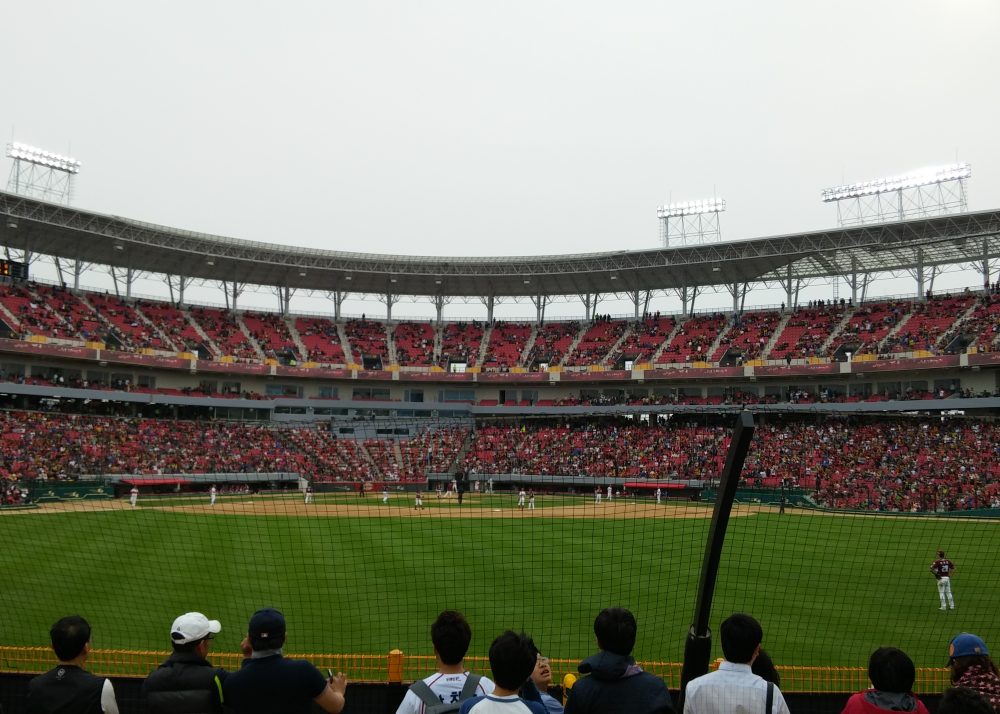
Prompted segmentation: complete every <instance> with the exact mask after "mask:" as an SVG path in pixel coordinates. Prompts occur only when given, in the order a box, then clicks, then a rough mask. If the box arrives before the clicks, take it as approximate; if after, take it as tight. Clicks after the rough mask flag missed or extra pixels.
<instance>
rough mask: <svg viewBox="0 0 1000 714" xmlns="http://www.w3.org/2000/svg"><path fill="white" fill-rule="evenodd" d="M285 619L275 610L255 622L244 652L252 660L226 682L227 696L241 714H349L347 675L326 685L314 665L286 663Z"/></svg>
mask: <svg viewBox="0 0 1000 714" xmlns="http://www.w3.org/2000/svg"><path fill="white" fill-rule="evenodd" d="M284 644H285V616H284V615H282V614H281V613H280V612H278V611H277V610H274V609H272V608H265V609H263V610H258V611H257V612H255V613H254V614H253V617H251V618H250V626H249V627H248V628H247V636H246V639H244V640H243V642H242V644H241V645H240V647H241V648H242V650H243V654H244V655H245V656H246V657H247V659H245V660H243V666H242V667H241V668H240V669H239V671H237V672H233V673H231V674H230V675H229V676H228V677H226V681H225V683H224V684H223V688H222V691H223V694H224V695H225V702H226V705H227V706H229V707H231V708H232V709H233V711H234V712H235V714H309V712H310V710H311V709H312V703H313V702H316V703H317V704H318V705H319V706H320V707H321V708H322V709H323V710H324V711H326V712H328V714H340V712H341V711H342V710H343V708H344V694H345V692H346V691H347V679H346V677H344V675H343V674H340V673H338V674H336V675H334V676H331V677H330V679H329V680H327V679H325V678H324V677H323V675H322V674H320V672H319V670H318V669H316V667H314V666H313V665H312V664H310V663H309V662H306V661H305V660H301V659H285V658H284V656H283V654H282V652H281V648H282V646H283V645H284Z"/></svg>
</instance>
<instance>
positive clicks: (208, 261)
mask: <svg viewBox="0 0 1000 714" xmlns="http://www.w3.org/2000/svg"><path fill="white" fill-rule="evenodd" d="M205 265H215V261H214V260H212V259H211V258H209V259H208V260H206V261H205Z"/></svg>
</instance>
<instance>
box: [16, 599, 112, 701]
mask: <svg viewBox="0 0 1000 714" xmlns="http://www.w3.org/2000/svg"><path fill="white" fill-rule="evenodd" d="M49 637H51V639H52V649H53V650H54V651H55V653H56V657H57V658H58V659H59V664H58V665H57V666H56V667H55V668H54V669H51V670H49V671H48V672H46V673H45V674H42V675H39V676H37V677H35V678H34V679H32V680H31V682H29V683H28V714H55V713H56V712H58V714H102V712H103V714H118V703H117V702H116V701H115V690H114V687H113V686H112V685H111V680H109V679H104V678H103V677H96V676H94V675H93V674H91V673H90V672H87V671H85V670H84V669H83V665H84V663H85V662H86V661H87V656H88V655H89V654H90V625H89V624H88V623H87V621H86V620H84V619H83V618H82V617H80V616H79V615H70V616H69V617H64V618H62V619H61V620H59V622H57V623H56V624H54V625H53V626H52V629H51V630H49Z"/></svg>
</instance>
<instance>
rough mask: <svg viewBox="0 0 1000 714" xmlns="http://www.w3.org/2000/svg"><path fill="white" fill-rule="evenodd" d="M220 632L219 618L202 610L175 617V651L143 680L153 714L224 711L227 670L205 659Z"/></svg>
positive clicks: (150, 711)
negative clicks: (223, 698) (223, 699)
mask: <svg viewBox="0 0 1000 714" xmlns="http://www.w3.org/2000/svg"><path fill="white" fill-rule="evenodd" d="M221 631H222V624H221V623H220V622H219V621H218V620H209V619H208V618H207V617H205V616H204V615H202V614H201V613H200V612H188V613H185V614H183V615H181V616H180V617H178V618H177V619H176V620H174V624H173V626H171V628H170V640H171V643H172V645H173V648H174V651H173V654H171V655H170V657H168V658H167V660H166V661H165V662H164V663H163V664H161V665H160V666H159V667H158V668H157V669H155V670H153V671H152V672H151V673H150V674H149V676H148V677H146V681H145V682H143V683H142V693H143V696H144V697H145V698H146V704H147V706H148V709H149V713H150V714H221V712H222V682H223V681H224V680H225V678H226V671H225V670H223V669H217V668H216V667H213V666H212V665H211V664H210V663H209V662H208V660H207V659H205V658H206V657H207V656H208V648H209V643H210V642H211V641H212V637H213V635H217V634H219V632H221Z"/></svg>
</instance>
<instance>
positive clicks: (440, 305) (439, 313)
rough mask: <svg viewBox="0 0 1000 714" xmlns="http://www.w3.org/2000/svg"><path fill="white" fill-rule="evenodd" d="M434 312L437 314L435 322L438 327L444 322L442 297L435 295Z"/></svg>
mask: <svg viewBox="0 0 1000 714" xmlns="http://www.w3.org/2000/svg"><path fill="white" fill-rule="evenodd" d="M434 311H435V312H436V313H437V321H438V324H439V325H440V324H441V323H442V322H444V296H442V295H435V296H434Z"/></svg>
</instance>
